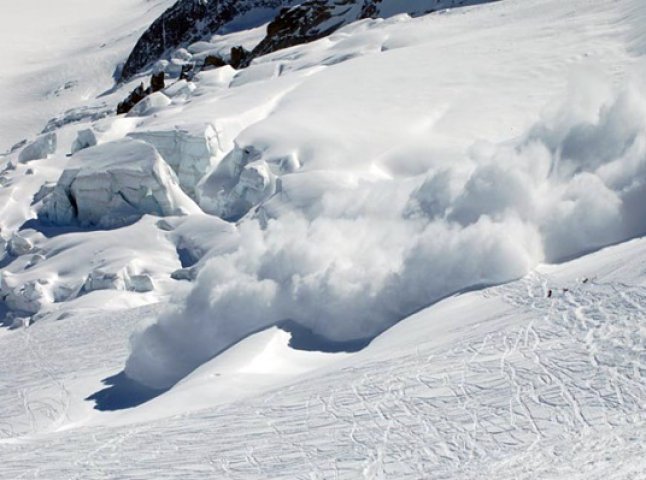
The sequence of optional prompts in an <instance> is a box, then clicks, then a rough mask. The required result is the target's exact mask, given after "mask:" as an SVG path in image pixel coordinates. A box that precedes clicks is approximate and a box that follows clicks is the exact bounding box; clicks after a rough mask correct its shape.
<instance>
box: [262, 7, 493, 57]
mask: <svg viewBox="0 0 646 480" xmlns="http://www.w3.org/2000/svg"><path fill="white" fill-rule="evenodd" d="M488 1H495V0H309V1H306V2H303V3H302V4H300V5H297V6H295V7H292V8H286V9H283V10H282V11H281V12H280V14H279V15H278V16H277V17H276V18H275V19H274V20H273V21H272V22H271V23H270V24H269V25H268V26H267V36H266V37H265V38H264V39H263V40H262V42H260V44H258V45H257V46H256V48H254V50H253V52H251V55H250V59H249V61H251V60H252V59H253V58H256V57H260V56H262V55H267V54H269V53H272V52H275V51H277V50H281V49H283V48H288V47H293V46H295V45H300V44H302V43H307V42H312V41H314V40H318V39H319V38H323V37H326V36H328V35H330V34H331V33H332V32H334V31H335V30H338V29H339V28H341V27H343V26H345V25H348V24H350V23H352V22H356V21H357V20H361V19H364V18H379V17H383V18H386V17H390V16H393V15H397V14H400V13H408V14H410V15H413V16H415V15H423V14H426V13H430V12H433V11H436V10H440V9H444V8H449V7H459V6H465V5H473V4H477V3H486V2H488Z"/></svg>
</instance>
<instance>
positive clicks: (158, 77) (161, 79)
mask: <svg viewBox="0 0 646 480" xmlns="http://www.w3.org/2000/svg"><path fill="white" fill-rule="evenodd" d="M165 87H166V82H165V76H164V72H163V71H161V72H157V73H153V75H152V76H151V77H150V90H151V91H152V92H153V93H154V92H159V91H160V90H163V89H164V88H165Z"/></svg>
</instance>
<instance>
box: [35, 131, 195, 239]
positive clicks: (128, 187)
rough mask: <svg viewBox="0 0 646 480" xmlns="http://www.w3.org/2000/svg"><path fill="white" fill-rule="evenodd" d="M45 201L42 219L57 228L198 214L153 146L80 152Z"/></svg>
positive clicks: (126, 144) (129, 144)
mask: <svg viewBox="0 0 646 480" xmlns="http://www.w3.org/2000/svg"><path fill="white" fill-rule="evenodd" d="M72 160H73V162H72V165H69V166H68V167H67V168H66V169H65V170H64V171H63V173H62V175H61V176H60V178H59V180H58V182H57V184H56V187H55V188H54V190H53V191H52V192H51V193H50V194H49V195H47V196H46V197H45V199H44V200H43V206H42V208H41V210H40V212H39V216H40V218H41V219H43V220H45V221H47V222H51V223H53V224H56V225H68V224H74V223H78V224H79V225H81V226H96V227H102V228H113V227H119V226H123V225H127V224H130V223H132V222H134V221H136V220H137V219H139V218H140V217H141V216H142V215H144V214H151V215H158V216H167V215H181V214H185V213H188V212H195V211H198V207H197V206H196V205H195V204H194V203H193V201H192V200H191V199H190V198H188V197H187V196H186V194H184V192H182V190H181V188H180V187H179V185H178V181H177V177H176V176H175V173H174V172H173V171H172V170H171V168H170V167H169V166H168V165H167V164H166V163H165V162H164V161H163V159H162V157H161V156H160V155H159V153H158V152H157V150H155V148H154V147H152V146H151V145H149V144H147V143H145V142H142V141H139V140H134V139H124V140H119V141H115V142H111V143H106V144H104V145H100V146H97V147H93V148H88V149H86V150H82V151H81V152H79V153H77V154H76V155H75V156H74V157H73V158H72Z"/></svg>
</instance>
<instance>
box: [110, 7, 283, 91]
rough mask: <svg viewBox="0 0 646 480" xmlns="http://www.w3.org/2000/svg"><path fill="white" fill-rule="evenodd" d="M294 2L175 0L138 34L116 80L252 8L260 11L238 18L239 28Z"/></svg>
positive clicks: (126, 77) (254, 24)
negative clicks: (239, 20)
mask: <svg viewBox="0 0 646 480" xmlns="http://www.w3.org/2000/svg"><path fill="white" fill-rule="evenodd" d="M295 3H296V0H210V1H205V0H179V1H178V2H177V3H175V4H174V5H173V6H172V7H170V8H169V9H168V10H166V11H165V12H164V13H163V14H162V15H161V16H160V17H159V18H158V19H157V20H155V21H154V22H153V24H152V25H151V26H150V27H149V28H148V29H147V30H146V31H145V32H144V33H143V35H142V36H141V38H139V40H138V41H137V44H136V45H135V47H134V49H133V50H132V52H131V53H130V55H129V56H128V59H127V60H126V62H125V64H124V66H123V68H122V70H121V72H120V73H121V75H120V77H119V80H120V81H123V80H129V79H131V78H132V77H133V76H135V75H136V74H137V73H139V72H140V71H142V70H143V69H144V68H146V67H147V66H149V65H150V64H151V63H152V62H154V61H156V60H158V59H159V58H161V57H162V56H164V54H166V53H167V52H168V51H170V50H174V49H176V48H177V47H179V46H181V45H188V44H190V43H193V42H196V41H198V40H201V39H203V38H205V37H206V36H209V35H213V34H215V33H218V32H220V31H222V30H224V29H225V28H226V27H227V26H228V25H229V24H231V23H232V22H234V21H236V20H238V19H240V18H242V17H243V16H244V15H245V14H247V13H249V12H251V11H252V10H257V11H258V12H261V13H262V14H260V15H255V16H254V22H249V21H244V22H240V26H238V28H239V29H247V28H252V27H258V26H260V25H262V24H264V23H266V22H268V21H269V20H271V19H272V18H273V17H274V15H275V14H276V12H277V11H278V9H279V8H281V7H285V6H289V5H293V4H295ZM230 31H233V30H231V29H229V30H228V32H230Z"/></svg>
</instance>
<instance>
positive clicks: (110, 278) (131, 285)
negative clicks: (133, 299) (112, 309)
mask: <svg viewBox="0 0 646 480" xmlns="http://www.w3.org/2000/svg"><path fill="white" fill-rule="evenodd" d="M154 289H155V285H154V283H153V280H152V278H151V277H150V275H148V274H138V275H131V274H129V272H128V269H123V270H120V271H118V272H106V271H102V270H93V271H92V272H90V274H89V275H88V277H87V279H86V280H85V283H84V284H83V288H82V291H83V292H84V293H89V292H95V291H97V290H121V291H124V290H129V291H132V292H139V293H145V292H150V291H152V290H154Z"/></svg>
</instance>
